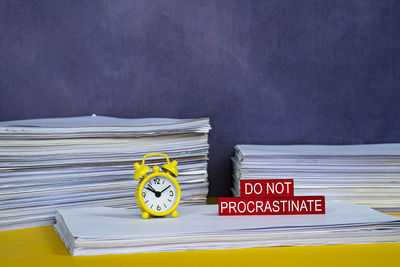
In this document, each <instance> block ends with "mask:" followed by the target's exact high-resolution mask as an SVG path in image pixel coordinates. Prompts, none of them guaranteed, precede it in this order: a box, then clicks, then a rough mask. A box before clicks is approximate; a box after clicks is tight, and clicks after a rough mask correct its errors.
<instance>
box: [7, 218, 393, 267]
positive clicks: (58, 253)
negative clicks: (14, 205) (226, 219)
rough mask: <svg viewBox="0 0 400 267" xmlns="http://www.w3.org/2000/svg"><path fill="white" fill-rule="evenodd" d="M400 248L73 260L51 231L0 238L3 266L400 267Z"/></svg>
mask: <svg viewBox="0 0 400 267" xmlns="http://www.w3.org/2000/svg"><path fill="white" fill-rule="evenodd" d="M399 256H400V243H382V244H361V245H329V246H303V247H269V248H249V249H230V250H209V251H182V252H162V253H139V254H125V255H106V256H75V257H73V256H70V254H69V252H68V250H67V249H66V248H65V246H64V243H63V242H62V241H61V240H60V238H59V237H58V235H57V233H56V232H55V230H54V229H53V227H52V226H45V227H38V228H30V229H22V230H13V231H4V232H0V267H3V266H86V267H90V266H96V267H99V266H130V267H132V266H203V267H208V266H226V267H228V266H248V265H249V264H253V265H254V266H259V265H260V264H262V265H268V266H287V265H293V266H343V265H348V266H389V264H393V266H398V264H399V263H398V260H399Z"/></svg>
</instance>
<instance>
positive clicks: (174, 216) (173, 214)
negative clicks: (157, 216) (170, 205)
mask: <svg viewBox="0 0 400 267" xmlns="http://www.w3.org/2000/svg"><path fill="white" fill-rule="evenodd" d="M171 216H172V218H176V217H178V211H177V210H174V211H173V212H172V213H171Z"/></svg>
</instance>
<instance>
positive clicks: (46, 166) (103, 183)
mask: <svg viewBox="0 0 400 267" xmlns="http://www.w3.org/2000/svg"><path fill="white" fill-rule="evenodd" d="M210 129H211V128H210V122H209V119H208V118H200V119H165V118H147V119H121V118H112V117H103V116H85V117H71V118H54V119H33V120H20V121H8V122H0V231H1V230H11V229H19V228H26V227H35V226H44V225H51V224H53V223H54V216H55V214H56V210H57V209H60V208H69V207H85V206H109V207H128V208H135V207H136V204H135V198H134V188H135V186H136V184H137V181H135V180H134V179H133V173H134V169H133V166H132V165H133V163H134V162H135V161H141V160H142V157H143V156H144V155H145V154H147V153H153V152H158V153H165V154H167V155H168V156H169V157H170V158H171V159H174V160H177V161H178V170H179V176H178V182H179V183H180V186H181V190H182V199H181V205H194V204H204V203H205V202H206V196H207V193H208V179H207V160H208V150H209V145H208V132H209V130H210ZM164 160H165V159H164V158H162V157H159V158H157V157H155V158H152V159H151V160H149V162H148V163H149V165H150V166H152V165H154V164H160V163H163V162H164ZM146 162H147V161H146Z"/></svg>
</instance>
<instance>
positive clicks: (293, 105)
mask: <svg viewBox="0 0 400 267" xmlns="http://www.w3.org/2000/svg"><path fill="white" fill-rule="evenodd" d="M399 3H400V1H376V0H370V1H361V0H358V1H349V0H344V1H218V0H215V1H188V0H182V1H149V0H142V1H50V0H49V1H4V0H1V1H0V90H1V91H0V120H15V119H27V118H38V117H57V116H76V115H89V114H91V113H96V114H99V115H109V116H118V117H175V118H186V117H203V116H210V117H211V122H212V126H213V130H212V132H211V134H210V144H211V155H210V164H209V174H210V184H211V185H210V195H212V196H218V195H219V196H223V195H229V194H230V193H229V187H230V184H231V163H230V158H229V157H230V156H231V155H232V154H233V146H234V144H237V143H260V144H298V143H321V144H349V143H373V142H400V119H399V118H400V90H399V87H400V86H399V85H400V75H399V65H400V47H399V42H400V4H399Z"/></svg>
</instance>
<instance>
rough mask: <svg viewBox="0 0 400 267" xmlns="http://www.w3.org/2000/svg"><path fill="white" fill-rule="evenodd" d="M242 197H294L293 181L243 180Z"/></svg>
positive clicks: (241, 183) (241, 184)
mask: <svg viewBox="0 0 400 267" xmlns="http://www.w3.org/2000/svg"><path fill="white" fill-rule="evenodd" d="M240 196H241V197H246V198H247V197H293V196H294V181H293V179H260V180H241V181H240Z"/></svg>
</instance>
